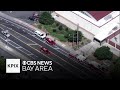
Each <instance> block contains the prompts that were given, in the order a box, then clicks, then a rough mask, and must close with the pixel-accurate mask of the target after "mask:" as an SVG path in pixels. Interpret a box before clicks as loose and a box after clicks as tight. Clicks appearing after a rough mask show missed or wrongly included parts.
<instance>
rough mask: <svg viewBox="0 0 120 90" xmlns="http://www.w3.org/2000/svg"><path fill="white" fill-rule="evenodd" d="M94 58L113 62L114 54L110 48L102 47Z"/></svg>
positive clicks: (97, 50)
mask: <svg viewBox="0 0 120 90" xmlns="http://www.w3.org/2000/svg"><path fill="white" fill-rule="evenodd" d="M94 56H95V57H96V58H97V59H99V60H111V59H112V57H113V53H112V52H111V51H110V48H109V47H108V46H102V47H100V48H97V49H96V51H95V53H94Z"/></svg>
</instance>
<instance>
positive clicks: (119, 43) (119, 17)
mask: <svg viewBox="0 0 120 90" xmlns="http://www.w3.org/2000/svg"><path fill="white" fill-rule="evenodd" d="M119 22H120V11H119ZM119 27H120V24H119ZM119 34H120V30H119ZM119 40H120V35H119ZM118 43H119V46H120V41H119V42H118ZM119 57H120V51H119Z"/></svg>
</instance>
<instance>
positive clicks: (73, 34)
mask: <svg viewBox="0 0 120 90" xmlns="http://www.w3.org/2000/svg"><path fill="white" fill-rule="evenodd" d="M72 44H73V47H74V32H73V42H72Z"/></svg>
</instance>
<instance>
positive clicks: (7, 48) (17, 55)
mask: <svg viewBox="0 0 120 90" xmlns="http://www.w3.org/2000/svg"><path fill="white" fill-rule="evenodd" d="M0 48H1V49H3V50H5V51H7V52H8V53H10V54H12V55H13V56H15V57H16V58H20V59H22V60H30V59H28V58H27V57H25V56H24V55H22V54H20V53H19V52H17V51H16V50H14V49H13V48H11V47H9V46H7V45H6V44H4V43H3V42H1V40H0Z"/></svg>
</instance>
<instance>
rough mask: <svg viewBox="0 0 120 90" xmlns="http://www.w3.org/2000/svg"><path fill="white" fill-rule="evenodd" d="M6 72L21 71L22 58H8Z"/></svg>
mask: <svg viewBox="0 0 120 90" xmlns="http://www.w3.org/2000/svg"><path fill="white" fill-rule="evenodd" d="M6 73H20V59H6Z"/></svg>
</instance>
